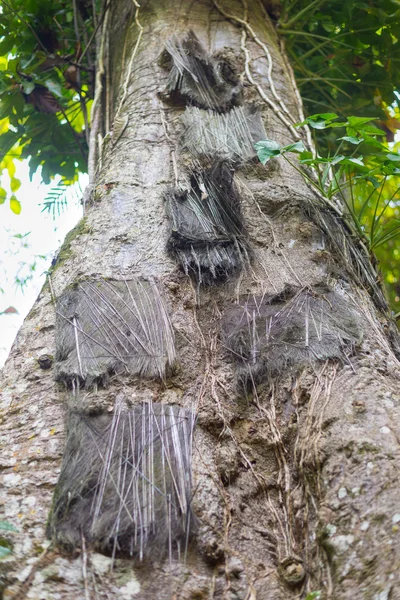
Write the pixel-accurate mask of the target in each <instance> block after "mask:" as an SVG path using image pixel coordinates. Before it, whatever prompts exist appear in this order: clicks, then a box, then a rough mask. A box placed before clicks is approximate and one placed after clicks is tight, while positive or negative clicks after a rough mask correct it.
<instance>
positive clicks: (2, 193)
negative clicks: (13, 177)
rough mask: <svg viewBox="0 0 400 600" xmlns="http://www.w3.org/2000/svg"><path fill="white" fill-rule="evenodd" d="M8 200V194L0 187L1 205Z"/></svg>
mask: <svg viewBox="0 0 400 600" xmlns="http://www.w3.org/2000/svg"><path fill="white" fill-rule="evenodd" d="M6 198H7V192H6V190H5V189H4V188H2V187H0V204H4V202H5V201H6Z"/></svg>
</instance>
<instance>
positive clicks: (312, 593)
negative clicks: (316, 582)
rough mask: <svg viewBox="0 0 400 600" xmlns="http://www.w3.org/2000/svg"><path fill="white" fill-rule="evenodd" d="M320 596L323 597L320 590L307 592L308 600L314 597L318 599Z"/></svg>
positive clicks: (312, 599)
mask: <svg viewBox="0 0 400 600" xmlns="http://www.w3.org/2000/svg"><path fill="white" fill-rule="evenodd" d="M320 597H321V592H320V591H318V592H310V593H309V594H307V596H306V600H314V599H316V600H318V598H320Z"/></svg>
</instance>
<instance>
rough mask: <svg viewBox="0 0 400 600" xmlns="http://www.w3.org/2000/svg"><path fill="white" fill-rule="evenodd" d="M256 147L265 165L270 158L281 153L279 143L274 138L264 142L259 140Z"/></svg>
mask: <svg viewBox="0 0 400 600" xmlns="http://www.w3.org/2000/svg"><path fill="white" fill-rule="evenodd" d="M254 148H255V150H256V152H257V156H258V158H259V160H260V162H262V164H263V165H265V164H266V163H267V162H268V161H269V160H270V158H273V157H274V156H279V155H280V153H281V148H280V146H279V144H277V142H274V141H273V140H263V141H262V142H257V143H256V144H254Z"/></svg>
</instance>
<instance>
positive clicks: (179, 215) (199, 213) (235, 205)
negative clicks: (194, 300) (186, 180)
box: [165, 163, 248, 284]
mask: <svg viewBox="0 0 400 600" xmlns="http://www.w3.org/2000/svg"><path fill="white" fill-rule="evenodd" d="M190 183H191V186H190V189H187V190H178V189H172V190H169V191H168V192H167V193H166V194H165V200H166V202H167V211H168V214H169V217H170V220H171V224H172V231H171V234H170V238H169V241H168V250H169V251H170V252H171V253H172V254H174V255H175V256H176V257H177V258H178V260H179V262H180V264H181V265H182V268H183V270H184V271H185V273H186V274H189V275H192V276H193V277H195V278H196V279H197V281H198V282H199V283H204V284H210V283H213V282H218V281H225V280H226V279H227V278H228V277H230V276H232V275H234V274H235V273H237V272H238V271H239V270H240V269H241V268H242V267H243V265H244V264H245V262H246V261H247V260H248V246H247V242H246V234H245V229H244V225H243V219H242V215H241V210H240V201H239V196H238V193H237V191H236V188H235V186H234V183H233V174H232V172H231V171H230V169H229V168H228V167H227V166H226V164H224V163H217V164H215V165H214V166H213V167H211V168H210V169H208V170H204V171H193V172H192V173H191V176H190Z"/></svg>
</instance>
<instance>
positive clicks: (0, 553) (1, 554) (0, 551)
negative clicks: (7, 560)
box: [0, 546, 11, 559]
mask: <svg viewBox="0 0 400 600" xmlns="http://www.w3.org/2000/svg"><path fill="white" fill-rule="evenodd" d="M8 554H11V550H10V548H5V547H4V546H0V559H1V558H4V557H5V556H7V555H8Z"/></svg>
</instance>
